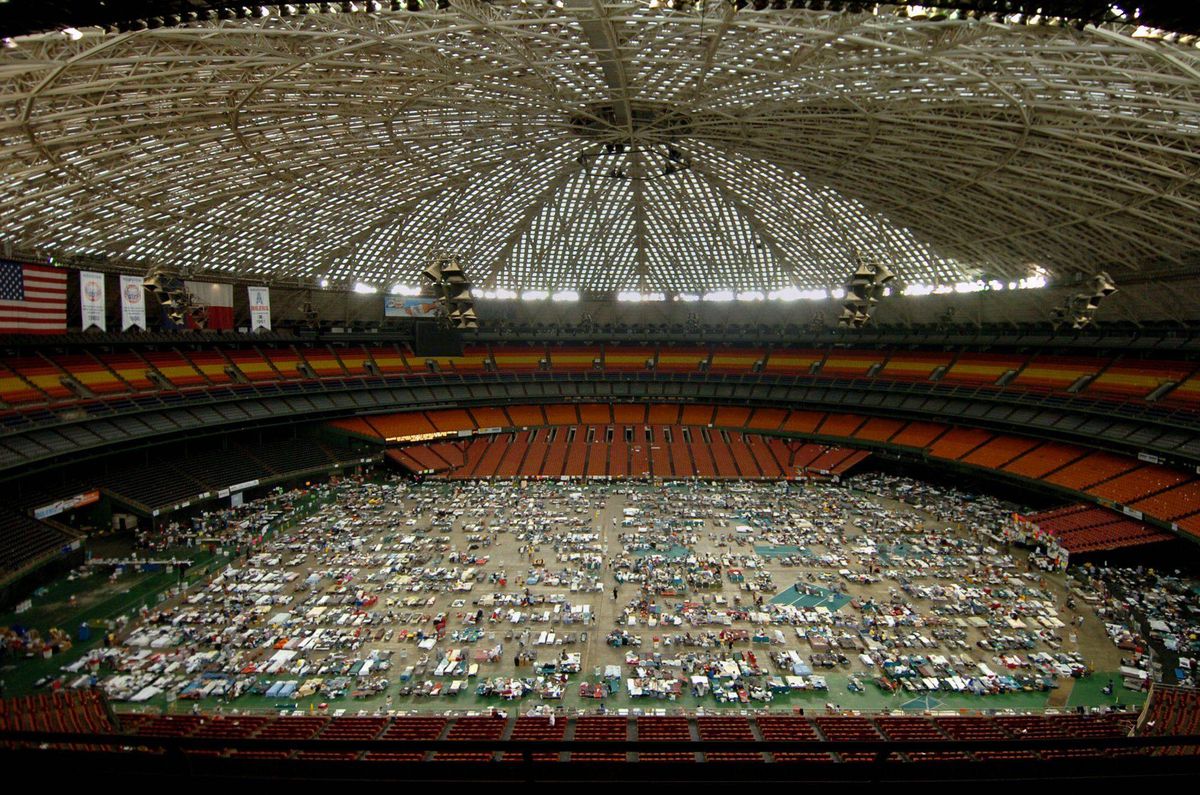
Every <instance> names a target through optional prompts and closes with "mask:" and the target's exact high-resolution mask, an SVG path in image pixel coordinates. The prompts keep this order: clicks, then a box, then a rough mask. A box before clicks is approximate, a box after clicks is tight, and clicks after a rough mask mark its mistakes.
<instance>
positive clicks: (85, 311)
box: [79, 271, 107, 331]
mask: <svg viewBox="0 0 1200 795" xmlns="http://www.w3.org/2000/svg"><path fill="white" fill-rule="evenodd" d="M79 309H80V313H81V315H82V317H83V322H82V324H81V325H80V328H82V329H83V330H84V331H87V330H88V329H89V328H91V327H92V326H95V327H96V328H98V329H100V330H101V331H107V329H106V328H105V326H104V274H103V273H93V272H91V271H80V272H79Z"/></svg>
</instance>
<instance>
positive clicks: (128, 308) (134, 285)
mask: <svg viewBox="0 0 1200 795" xmlns="http://www.w3.org/2000/svg"><path fill="white" fill-rule="evenodd" d="M131 328H137V329H139V330H141V331H145V330H146V293H145V290H144V288H143V287H142V277H141V276H121V331H128V330H129V329H131Z"/></svg>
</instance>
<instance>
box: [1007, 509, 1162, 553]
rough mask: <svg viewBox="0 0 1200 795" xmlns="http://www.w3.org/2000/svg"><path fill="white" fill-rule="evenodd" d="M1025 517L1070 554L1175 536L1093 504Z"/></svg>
mask: <svg viewBox="0 0 1200 795" xmlns="http://www.w3.org/2000/svg"><path fill="white" fill-rule="evenodd" d="M1027 518H1028V519H1029V521H1031V522H1033V523H1034V524H1036V525H1037V526H1038V527H1039V528H1040V529H1041V530H1042V531H1043V532H1046V533H1049V534H1051V535H1052V536H1054V538H1055V539H1056V540H1057V541H1058V544H1059V546H1061V547H1062V548H1063V549H1065V550H1067V551H1068V552H1071V553H1080V552H1096V551H1103V550H1110V549H1120V548H1122V547H1131V546H1141V545H1144V544H1153V543H1156V542H1159V541H1169V540H1170V539H1172V538H1174V537H1175V536H1173V535H1172V534H1171V533H1168V532H1166V531H1164V530H1158V529H1156V528H1154V527H1151V526H1149V525H1147V524H1145V523H1144V522H1138V521H1134V520H1133V519H1130V518H1129V517H1127V516H1125V515H1123V514H1119V513H1116V512H1115V511H1110V510H1108V509H1107V508H1098V507H1096V506H1094V505H1085V504H1078V505H1068V506H1066V507H1065V508H1055V509H1054V510H1051V511H1043V512H1041V513H1036V514H1032V515H1030V516H1029V517H1027Z"/></svg>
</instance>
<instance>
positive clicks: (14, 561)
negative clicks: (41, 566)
mask: <svg viewBox="0 0 1200 795" xmlns="http://www.w3.org/2000/svg"><path fill="white" fill-rule="evenodd" d="M74 540H75V537H74V536H72V535H70V534H68V533H67V532H65V531H64V530H60V529H59V528H57V527H55V526H54V525H50V524H47V523H46V522H41V521H38V520H37V519H34V518H33V517H32V516H27V515H26V514H23V513H21V512H20V511H18V510H15V509H13V508H10V507H8V506H7V505H0V572H3V573H5V574H8V573H12V572H17V571H20V570H21V569H24V568H26V567H27V566H29V565H30V564H33V563H35V562H37V561H38V560H40V559H42V558H44V557H46V556H48V555H49V554H50V553H52V552H54V551H56V550H58V549H61V548H62V547H64V546H66V545H67V544H70V543H71V542H72V541H74Z"/></svg>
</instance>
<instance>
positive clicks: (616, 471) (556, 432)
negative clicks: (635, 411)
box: [387, 425, 870, 480]
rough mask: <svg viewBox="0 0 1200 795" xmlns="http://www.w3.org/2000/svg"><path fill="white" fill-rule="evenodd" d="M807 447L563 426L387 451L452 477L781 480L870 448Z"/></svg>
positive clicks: (690, 432)
mask: <svg viewBox="0 0 1200 795" xmlns="http://www.w3.org/2000/svg"><path fill="white" fill-rule="evenodd" d="M806 447H811V450H807V449H805V450H802V451H801V452H799V453H795V454H793V453H791V452H789V451H788V449H787V447H786V445H785V444H784V443H783V442H782V441H780V440H777V439H769V438H767V437H763V436H760V435H758V434H754V433H731V432H726V431H718V430H715V429H711V428H703V427H695V426H681V425H655V426H645V425H638V426H628V425H596V426H580V425H566V426H563V425H560V426H555V427H553V428H548V429H537V430H531V431H525V430H522V431H516V432H512V433H497V434H488V435H485V436H476V437H475V438H473V439H472V440H471V441H470V442H469V443H462V444H460V443H448V442H432V443H429V444H425V445H421V444H417V445H407V446H404V447H398V448H390V449H389V450H388V453H387V456H388V458H389V459H390V460H391V461H393V462H395V463H396V464H398V465H400V466H402V467H404V468H406V469H408V470H409V471H411V472H414V473H423V474H428V475H432V476H434V477H440V478H446V479H449V480H467V479H481V478H514V477H550V478H557V477H560V476H566V477H601V478H610V477H611V478H622V477H655V478H666V479H683V478H693V477H699V478H705V479H728V480H760V479H769V480H777V479H782V478H788V479H790V478H794V477H795V476H796V473H797V472H798V471H801V470H805V469H807V470H813V471H815V470H818V469H819V470H821V471H823V472H825V473H827V474H836V475H840V474H844V473H845V472H846V471H847V470H849V469H850V468H851V467H853V466H854V465H855V464H857V463H859V462H860V461H862V460H863V459H865V458H866V457H867V456H868V455H870V454H869V453H867V452H866V451H863V450H853V449H849V448H844V447H836V446H828V445H808V446H806ZM809 453H811V455H810V454H809ZM817 459H819V461H817Z"/></svg>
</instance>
